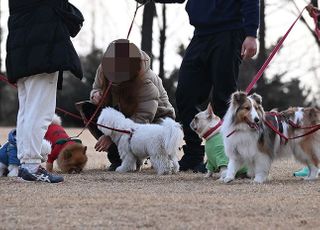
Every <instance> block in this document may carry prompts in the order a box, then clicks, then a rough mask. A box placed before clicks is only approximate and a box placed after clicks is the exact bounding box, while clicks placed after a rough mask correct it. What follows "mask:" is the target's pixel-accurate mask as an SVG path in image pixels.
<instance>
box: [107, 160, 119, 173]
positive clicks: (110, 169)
mask: <svg viewBox="0 0 320 230" xmlns="http://www.w3.org/2000/svg"><path fill="white" fill-rule="evenodd" d="M120 165H121V162H120V163H111V165H110V166H109V167H108V168H107V171H109V172H112V171H116V169H117V168H118V167H119V166H120Z"/></svg>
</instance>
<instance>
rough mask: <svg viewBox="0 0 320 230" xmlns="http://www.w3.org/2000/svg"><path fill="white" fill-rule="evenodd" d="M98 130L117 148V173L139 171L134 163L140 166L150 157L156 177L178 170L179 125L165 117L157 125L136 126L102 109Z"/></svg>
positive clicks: (113, 110)
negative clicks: (120, 162)
mask: <svg viewBox="0 0 320 230" xmlns="http://www.w3.org/2000/svg"><path fill="white" fill-rule="evenodd" d="M99 124H100V125H103V126H106V127H111V128H114V129H118V130H127V131H130V132H131V134H127V133H123V132H119V131H114V130H111V129H108V128H105V127H103V126H99ZM98 128H99V129H100V130H101V131H102V132H103V133H104V134H105V135H106V136H110V138H111V139H112V141H113V142H114V143H115V144H116V145H117V147H118V151H119V155H120V158H121V160H122V164H121V166H119V167H118V168H117V169H116V171H117V172H128V171H135V170H140V168H138V169H137V168H136V167H137V166H136V162H137V160H139V161H140V163H141V164H140V165H142V162H143V160H144V159H146V158H147V157H150V161H151V164H152V166H153V168H154V169H155V170H156V171H157V173H158V175H162V174H169V173H171V172H172V170H173V172H174V173H177V172H178V171H179V163H178V155H177V152H178V151H179V147H180V146H181V145H182V143H183V132H182V129H181V125H180V124H179V123H177V122H175V121H174V120H173V119H171V118H165V119H164V120H163V121H162V122H161V124H137V123H135V122H133V121H132V120H131V119H129V118H125V116H124V115H123V114H122V113H120V112H119V111H117V110H115V109H113V108H110V107H107V108H105V109H103V110H102V112H101V114H100V116H99V118H98Z"/></svg>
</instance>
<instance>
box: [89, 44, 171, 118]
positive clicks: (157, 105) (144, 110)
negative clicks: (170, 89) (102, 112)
mask: <svg viewBox="0 0 320 230" xmlns="http://www.w3.org/2000/svg"><path fill="white" fill-rule="evenodd" d="M140 52H141V59H142V60H143V61H142V71H141V72H140V74H141V75H142V76H141V77H142V79H143V85H142V87H141V88H140V90H139V93H138V106H137V109H136V112H135V113H134V114H133V115H132V116H130V118H131V119H132V120H133V121H135V122H137V123H158V122H160V119H161V118H164V117H171V118H173V119H174V118H175V112H174V108H173V106H172V105H171V103H170V102H169V98H168V94H167V92H166V90H165V89H164V87H163V85H162V80H161V78H160V77H159V76H157V75H156V74H155V73H154V72H153V71H152V70H151V69H150V57H149V56H148V55H147V54H146V53H145V52H144V51H142V50H140ZM107 84H108V80H107V78H106V77H105V76H104V74H103V71H102V68H101V65H100V66H99V67H98V69H97V72H96V76H95V80H94V83H93V86H92V91H91V93H90V99H92V95H93V94H94V93H95V92H97V91H98V92H102V91H103V88H104V86H105V85H107ZM118 97H119V96H118V95H117V90H116V86H111V94H110V93H109V94H108V96H107V98H106V100H105V104H104V105H105V106H112V107H118V103H119V100H118ZM120 111H121V110H120Z"/></svg>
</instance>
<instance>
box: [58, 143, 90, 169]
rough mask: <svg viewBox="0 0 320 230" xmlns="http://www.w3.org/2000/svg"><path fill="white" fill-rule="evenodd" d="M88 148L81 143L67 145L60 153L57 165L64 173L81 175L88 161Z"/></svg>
mask: <svg viewBox="0 0 320 230" xmlns="http://www.w3.org/2000/svg"><path fill="white" fill-rule="evenodd" d="M86 151H87V146H84V145H82V144H80V143H74V144H69V145H67V146H66V147H65V148H64V149H62V151H61V152H60V154H59V156H58V159H57V163H58V166H59V168H60V169H61V171H62V172H64V173H80V172H81V171H82V169H83V168H84V166H85V165H86V163H87V161H88V157H87V155H86Z"/></svg>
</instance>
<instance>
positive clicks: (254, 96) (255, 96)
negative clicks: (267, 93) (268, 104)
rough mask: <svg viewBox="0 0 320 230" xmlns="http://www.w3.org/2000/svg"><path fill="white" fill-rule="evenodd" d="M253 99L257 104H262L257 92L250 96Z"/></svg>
mask: <svg viewBox="0 0 320 230" xmlns="http://www.w3.org/2000/svg"><path fill="white" fill-rule="evenodd" d="M250 97H251V98H252V99H253V100H255V101H256V102H257V103H258V104H259V105H262V97H261V96H260V95H259V94H257V93H254V94H252V95H251V96H250Z"/></svg>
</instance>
